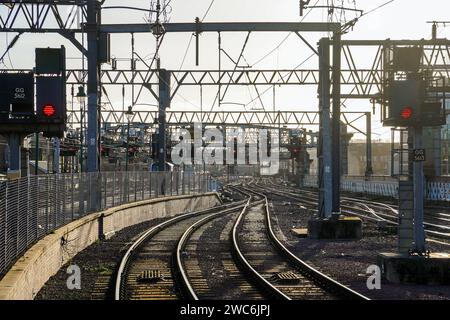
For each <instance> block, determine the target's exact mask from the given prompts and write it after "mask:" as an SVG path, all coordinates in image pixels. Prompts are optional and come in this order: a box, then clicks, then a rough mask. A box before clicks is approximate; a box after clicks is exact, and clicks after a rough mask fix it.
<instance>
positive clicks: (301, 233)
mask: <svg viewBox="0 0 450 320" xmlns="http://www.w3.org/2000/svg"><path fill="white" fill-rule="evenodd" d="M291 233H292V234H293V235H294V236H296V237H297V238H307V237H308V229H306V228H300V229H291Z"/></svg>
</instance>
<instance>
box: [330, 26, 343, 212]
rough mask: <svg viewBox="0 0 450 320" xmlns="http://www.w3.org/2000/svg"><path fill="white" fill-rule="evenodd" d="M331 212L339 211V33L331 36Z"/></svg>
mask: <svg viewBox="0 0 450 320" xmlns="http://www.w3.org/2000/svg"><path fill="white" fill-rule="evenodd" d="M331 148H332V156H331V160H332V161H331V162H332V167H331V176H332V209H331V210H332V212H333V213H340V212H341V196H340V189H341V162H342V161H341V35H340V34H339V33H337V32H336V33H335V34H334V38H333V119H332V146H331Z"/></svg>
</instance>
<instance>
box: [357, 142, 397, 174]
mask: <svg viewBox="0 0 450 320" xmlns="http://www.w3.org/2000/svg"><path fill="white" fill-rule="evenodd" d="M366 159H367V157H366V143H365V141H364V142H362V141H361V142H359V141H357V140H355V141H353V142H350V144H349V146H348V175H350V176H364V175H365V173H366ZM372 168H373V174H374V175H378V176H384V175H390V174H391V144H390V143H389V142H372Z"/></svg>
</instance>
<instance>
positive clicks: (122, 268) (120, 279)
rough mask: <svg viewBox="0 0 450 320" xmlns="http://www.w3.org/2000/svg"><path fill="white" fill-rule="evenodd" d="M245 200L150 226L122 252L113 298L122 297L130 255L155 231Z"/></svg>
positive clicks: (154, 233) (118, 298) (152, 235)
mask: <svg viewBox="0 0 450 320" xmlns="http://www.w3.org/2000/svg"><path fill="white" fill-rule="evenodd" d="M245 201H246V200H243V201H239V202H237V203H233V204H232V205H230V204H226V205H222V206H217V207H213V208H210V209H206V210H202V211H197V212H190V213H186V214H182V215H179V216H176V217H174V218H172V219H169V220H167V221H165V222H162V223H160V224H158V225H157V226H154V227H152V228H150V229H149V230H147V231H146V232H144V233H143V234H142V235H141V236H140V237H139V238H138V239H137V240H136V241H135V242H134V243H133V244H132V245H131V246H130V247H129V248H128V250H127V252H126V253H125V254H124V256H123V257H122V259H121V261H120V265H119V269H118V271H117V277H116V282H115V294H114V298H115V300H121V297H122V290H123V287H124V278H125V274H126V270H127V267H128V265H129V264H130V263H131V260H132V257H133V255H134V253H135V252H136V251H137V250H138V249H139V247H140V246H141V245H142V244H143V243H144V242H146V241H147V240H148V239H150V238H152V237H154V236H155V235H156V234H157V233H159V232H160V231H162V230H164V229H165V228H167V227H169V226H172V225H174V224H176V223H178V222H180V221H183V220H186V219H189V218H192V217H195V216H199V215H205V214H208V213H210V212H215V211H217V210H220V209H221V208H228V207H234V206H237V207H239V206H242V204H241V203H243V202H245Z"/></svg>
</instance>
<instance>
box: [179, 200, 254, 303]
mask: <svg viewBox="0 0 450 320" xmlns="http://www.w3.org/2000/svg"><path fill="white" fill-rule="evenodd" d="M245 207H246V204H245V205H242V206H239V207H237V208H232V209H229V210H224V211H221V212H217V213H215V214H212V215H209V216H207V217H205V218H203V219H201V220H199V221H197V222H196V223H194V224H193V225H192V226H190V227H189V228H188V229H187V230H186V231H185V232H184V233H183V235H182V236H181V238H180V240H179V241H178V244H177V248H176V252H175V255H176V266H175V267H176V272H177V274H179V275H180V284H181V285H182V287H183V289H184V290H183V291H184V292H185V293H186V294H187V296H188V298H189V299H190V300H200V299H199V298H198V295H197V294H196V292H195V290H194V288H193V286H192V284H191V281H190V280H189V276H188V275H187V271H186V268H185V266H184V264H183V250H184V249H185V248H186V245H187V243H188V241H189V239H190V237H191V236H192V234H193V233H194V232H195V231H196V230H197V229H198V228H200V227H201V226H203V225H205V224H206V223H208V222H209V221H212V220H214V219H216V218H218V217H222V216H224V215H227V214H230V213H233V212H236V211H237V210H238V209H241V208H242V209H244V208H245Z"/></svg>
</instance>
